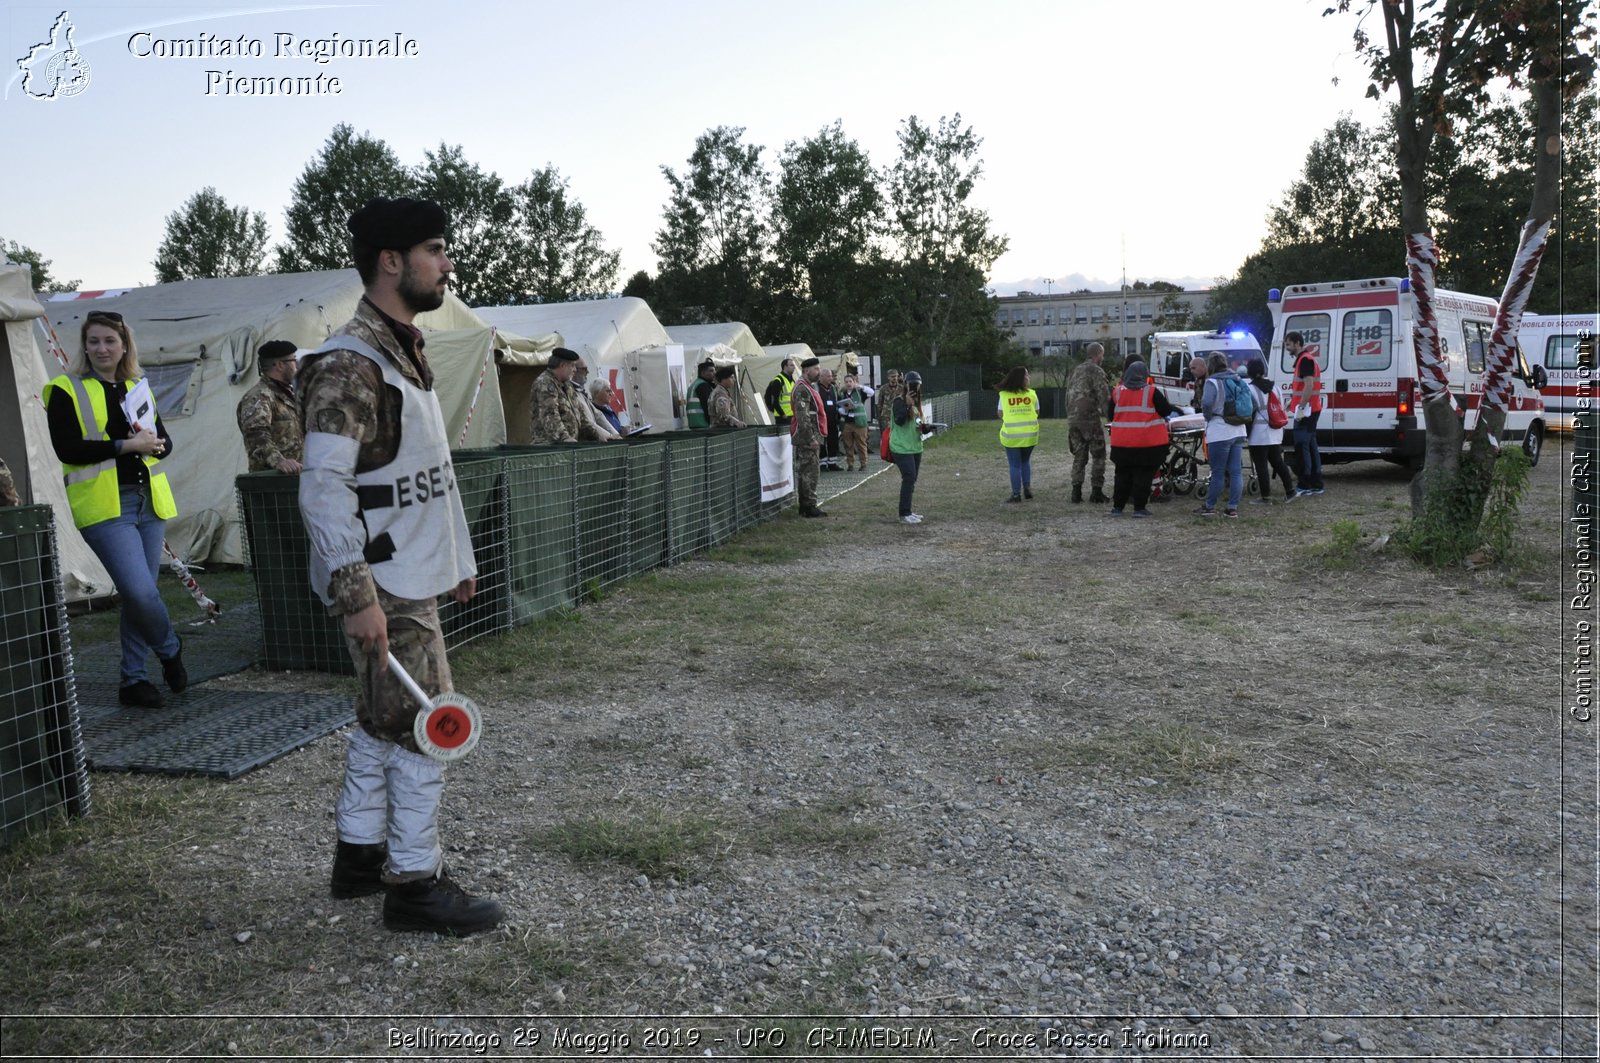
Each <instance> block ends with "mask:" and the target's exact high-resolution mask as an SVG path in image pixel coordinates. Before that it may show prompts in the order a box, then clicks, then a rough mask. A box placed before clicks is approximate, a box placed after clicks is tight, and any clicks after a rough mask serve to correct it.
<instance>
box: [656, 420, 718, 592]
mask: <svg viewBox="0 0 1600 1063" xmlns="http://www.w3.org/2000/svg"><path fill="white" fill-rule="evenodd" d="M666 440H667V462H666V469H665V470H664V471H665V473H666V484H667V564H669V565H675V564H677V563H678V562H679V561H682V560H683V559H684V558H686V557H689V556H690V555H691V554H694V553H695V552H696V551H699V550H703V549H705V546H706V440H707V433H705V432H668V433H666Z"/></svg>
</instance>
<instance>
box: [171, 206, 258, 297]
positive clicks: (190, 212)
mask: <svg viewBox="0 0 1600 1063" xmlns="http://www.w3.org/2000/svg"><path fill="white" fill-rule="evenodd" d="M266 257H267V216H266V215H265V214H263V213H261V212H260V211H254V212H252V211H251V210H249V209H248V208H246V207H230V206H228V201H227V200H226V199H223V198H222V196H221V195H220V194H219V193H218V192H217V190H216V189H215V188H211V187H209V186H208V187H206V188H203V189H201V190H200V191H198V192H196V193H195V194H194V195H192V196H190V197H189V198H188V199H187V200H185V201H184V204H183V206H182V207H180V208H178V209H177V210H175V211H173V212H172V213H171V214H168V215H167V231H166V235H165V236H164V237H163V238H162V240H161V246H160V247H159V248H158V249H157V250H156V260H155V263H154V265H155V268H156V282H157V283H158V284H169V283H171V282H172V281H181V280H188V279H190V278H191V277H253V276H256V275H257V274H259V273H260V272H261V264H262V263H263V262H264V261H265V260H266Z"/></svg>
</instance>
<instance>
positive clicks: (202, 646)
mask: <svg viewBox="0 0 1600 1063" xmlns="http://www.w3.org/2000/svg"><path fill="white" fill-rule="evenodd" d="M189 619H190V618H189V617H188V616H180V615H179V614H178V613H177V612H176V611H175V612H174V613H173V617H172V621H173V623H174V624H175V625H176V626H177V629H178V634H179V635H182V636H183V666H184V668H185V669H187V670H188V672H189V683H190V685H191V686H192V685H194V684H197V683H203V682H205V681H206V680H207V679H215V678H217V677H218V676H224V675H232V674H234V673H235V672H242V671H244V670H245V669H246V668H253V667H255V663H256V642H257V641H258V640H259V639H260V637H261V610H260V609H259V608H257V606H256V603H255V602H241V603H240V604H238V605H236V606H231V607H229V609H228V610H227V611H226V612H224V613H223V614H222V618H221V619H220V620H218V621H217V622H216V623H214V624H191V623H188V622H187V621H188V620H189ZM121 666H122V646H121V644H120V643H118V642H116V641H115V640H113V641H111V642H94V643H79V642H76V641H74V644H73V654H72V674H73V676H74V677H75V678H76V680H77V683H78V697H79V699H80V700H84V701H92V702H101V701H103V702H105V703H107V704H109V705H115V704H116V703H117V683H118V681H119V680H120V679H121V678H122V673H121ZM149 667H150V681H151V682H152V683H154V684H155V685H156V686H158V687H159V686H161V685H162V684H161V664H160V662H159V661H158V660H157V659H156V657H155V655H154V654H152V655H151V656H150V661H149ZM102 688H104V689H102ZM163 689H165V688H163Z"/></svg>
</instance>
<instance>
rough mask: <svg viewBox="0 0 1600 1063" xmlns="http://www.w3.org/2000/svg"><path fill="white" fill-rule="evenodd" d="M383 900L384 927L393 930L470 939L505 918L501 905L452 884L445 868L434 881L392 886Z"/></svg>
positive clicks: (393, 883) (498, 923) (420, 880)
mask: <svg viewBox="0 0 1600 1063" xmlns="http://www.w3.org/2000/svg"><path fill="white" fill-rule="evenodd" d="M387 889H388V893H387V894H385V896H384V898H383V925H384V926H386V927H388V928H389V929H390V930H420V931H423V932H432V933H436V934H446V935H449V936H451V937H466V936H467V935H468V934H476V933H478V932H479V931H480V930H492V929H493V928H494V927H497V926H499V925H500V921H501V920H502V919H504V918H505V911H504V910H503V909H502V908H501V907H500V902H499V901H496V900H494V899H493V898H490V897H474V896H473V895H472V894H470V893H468V892H467V891H466V890H464V889H462V888H461V887H460V886H458V885H456V884H455V883H454V882H452V881H451V880H450V876H449V875H448V874H446V872H445V869H444V868H442V867H441V868H440V869H439V873H438V874H437V875H435V876H434V877H433V878H424V879H418V880H416V881H415V882H391V883H389V884H388V886H387Z"/></svg>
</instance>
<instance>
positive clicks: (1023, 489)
mask: <svg viewBox="0 0 1600 1063" xmlns="http://www.w3.org/2000/svg"><path fill="white" fill-rule="evenodd" d="M1030 383H1031V380H1030V379H1029V376H1028V367H1027V366H1025V365H1019V366H1017V367H1015V368H1014V369H1012V370H1011V372H1009V373H1007V374H1006V378H1005V379H1004V380H1002V381H1000V445H1001V446H1002V447H1004V448H1005V451H1006V466H1007V468H1009V469H1010V471H1011V497H1010V498H1008V499H1006V501H1007V502H1021V501H1022V500H1023V499H1024V498H1032V497H1033V448H1034V446H1035V445H1036V444H1037V443H1038V442H1039V396H1038V395H1037V394H1035V393H1034V390H1033V388H1031V387H1029V384H1030Z"/></svg>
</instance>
